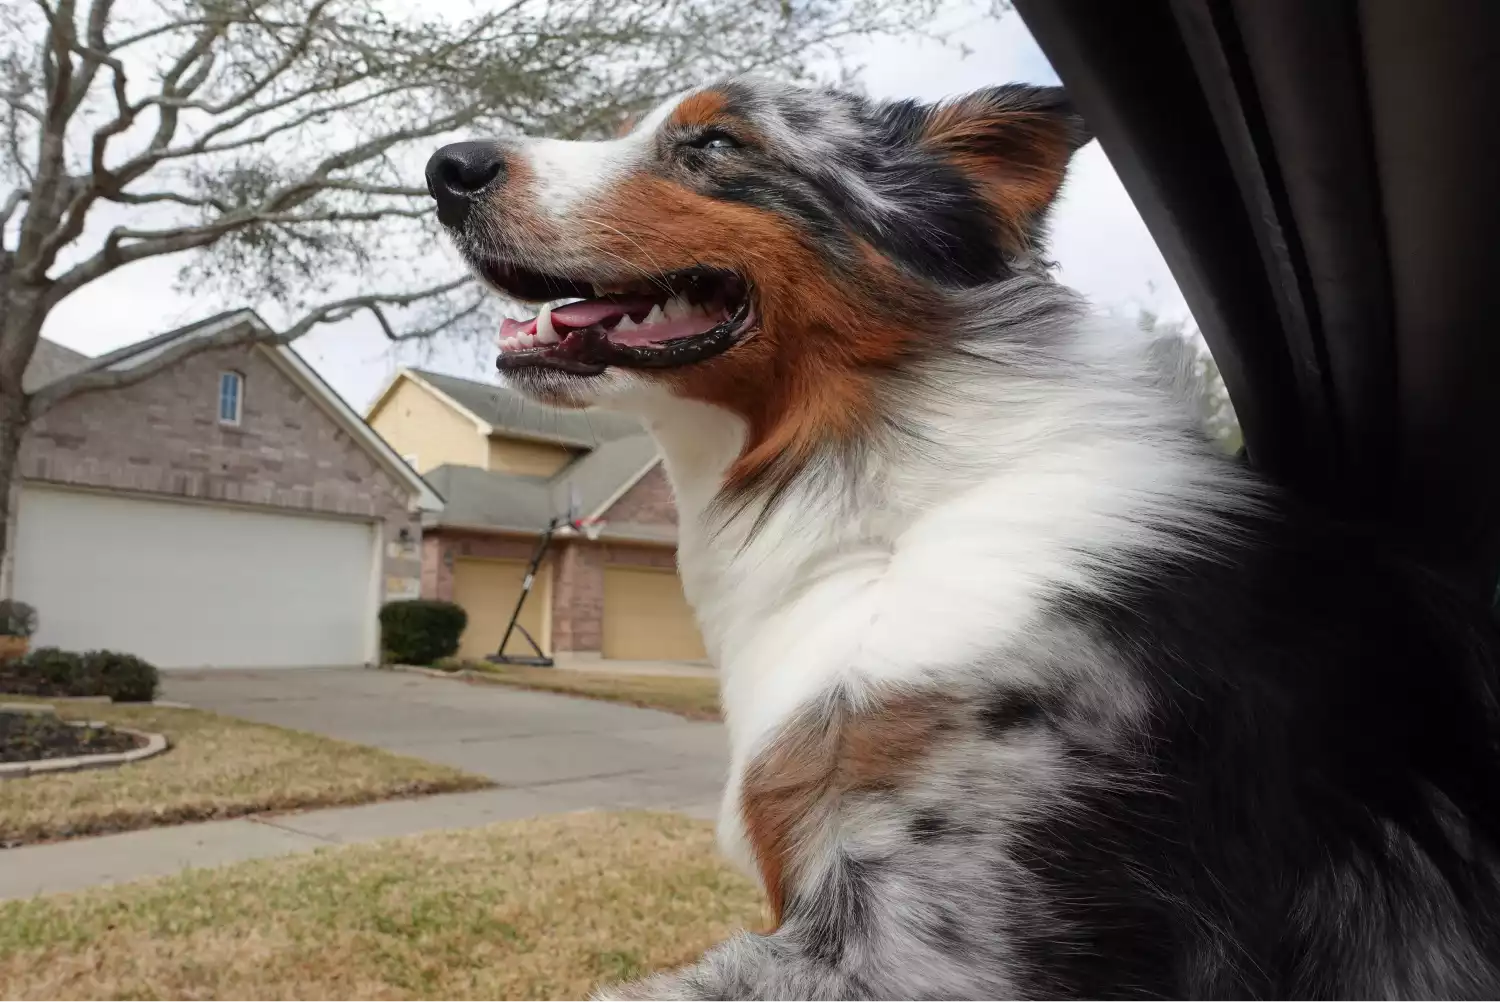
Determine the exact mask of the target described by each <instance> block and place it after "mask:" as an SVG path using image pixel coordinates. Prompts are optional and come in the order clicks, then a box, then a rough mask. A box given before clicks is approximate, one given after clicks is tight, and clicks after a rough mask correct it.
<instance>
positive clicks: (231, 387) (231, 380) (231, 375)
mask: <svg viewBox="0 0 1500 1002" xmlns="http://www.w3.org/2000/svg"><path fill="white" fill-rule="evenodd" d="M244 390H245V377H244V376H242V375H241V374H240V373H238V372H221V373H219V423H220V424H236V425H237V424H239V423H240V414H241V413H242V411H243V409H244V401H245V392H244Z"/></svg>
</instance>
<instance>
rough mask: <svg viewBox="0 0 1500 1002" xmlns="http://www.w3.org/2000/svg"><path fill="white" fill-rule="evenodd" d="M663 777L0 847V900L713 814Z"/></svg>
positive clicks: (456, 796) (499, 791)
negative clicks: (328, 853)
mask: <svg viewBox="0 0 1500 1002" xmlns="http://www.w3.org/2000/svg"><path fill="white" fill-rule="evenodd" d="M670 780H671V777H670V776H658V777H655V779H654V781H653V782H649V783H641V782H639V781H632V779H631V778H630V777H614V778H609V779H606V778H599V779H593V780H582V781H576V782H572V783H561V784H555V785H551V786H547V787H542V788H517V789H496V790H475V791H473V792H470V793H447V794H440V795H438V796H435V797H422V798H419V799H416V800H387V801H382V802H380V803H376V804H364V805H362V806H359V807H332V808H328V809H326V810H316V811H300V812H294V813H290V814H268V815H259V816H256V817H248V818H235V819H233V820H229V821H207V822H203V823H201V824H191V825H173V826H169V827H166V828H148V829H145V830H143V831H135V832H124V833H122V834H119V835H104V836H100V837H98V838H86V839H74V840H71V841H67V842H53V843H49V844H47V845H26V846H20V847H18V848H15V849H5V850H0V899H5V898H29V897H32V896H34V895H38V894H56V893H59V892H62V891H76V890H81V889H83V888H86V887H93V886H96V885H99V884H117V883H123V882H126V881H130V880H140V879H142V878H145V877H162V876H168V875H171V874H174V873H179V872H181V871H183V870H188V869H196V868H200V867H208V866H222V865H224V864H227V863H237V862H240V861H241V860H246V859H263V858H266V857H269V856H286V855H291V854H292V853H299V852H310V851H312V850H314V849H322V848H326V847H329V846H337V845H348V844H351V843H355V842H369V841H373V840H375V839H381V838H393V837H396V836H399V835H415V834H418V833H420V832H429V831H441V830H445V829H451V828H474V827H478V826H480V825H487V824H491V823H493V822H496V821H514V820H518V819H520V818H528V817H533V816H536V815H540V814H558V813H562V812H566V811H578V810H587V809H592V808H624V807H643V808H653V809H658V810H678V811H681V812H682V813H685V814H688V815H690V816H693V817H699V818H704V819H711V818H713V817H714V816H715V814H716V813H717V810H718V805H717V804H716V803H709V802H703V801H699V802H696V803H674V802H673V800H674V798H673V796H672V793H671V790H669V789H663V788H661V786H660V785H658V784H661V783H667V784H670Z"/></svg>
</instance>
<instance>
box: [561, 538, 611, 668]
mask: <svg viewBox="0 0 1500 1002" xmlns="http://www.w3.org/2000/svg"><path fill="white" fill-rule="evenodd" d="M556 560H557V564H556V571H555V573H554V575H553V578H552V649H553V650H554V651H556V652H558V653H564V652H566V653H570V654H574V655H578V654H583V655H595V656H597V655H598V654H599V653H600V652H601V651H602V650H603V648H604V548H603V547H601V546H598V545H596V544H591V543H587V542H584V541H582V540H570V541H568V542H566V543H564V544H563V545H562V546H561V547H560V548H559V549H558V551H557V553H556Z"/></svg>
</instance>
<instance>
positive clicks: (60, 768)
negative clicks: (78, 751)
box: [0, 720, 170, 779]
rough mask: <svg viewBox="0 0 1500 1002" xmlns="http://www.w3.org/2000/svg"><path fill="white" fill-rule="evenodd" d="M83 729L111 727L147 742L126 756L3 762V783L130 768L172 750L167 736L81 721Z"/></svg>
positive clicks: (0, 772) (0, 767)
mask: <svg viewBox="0 0 1500 1002" xmlns="http://www.w3.org/2000/svg"><path fill="white" fill-rule="evenodd" d="M78 724H79V725H80V726H90V725H92V726H95V727H110V728H113V729H114V730H117V731H119V732H120V733H121V734H133V735H135V736H136V737H138V738H145V739H146V743H145V744H144V745H142V746H141V747H139V748H132V749H131V750H130V751H124V752H105V753H104V754H101V755H75V756H73V757H72V758H44V759H34V760H32V761H30V762H0V779H20V778H21V777H23V776H35V775H38V774H41V773H49V772H78V771H80V770H83V769H102V768H105V767H107V766H112V765H128V764H130V763H131V762H139V761H141V760H142V759H147V758H151V757H153V756H156V755H160V754H161V753H162V752H164V751H166V750H167V749H168V748H169V747H170V743H169V742H168V741H167V738H166V735H164V734H152V733H150V732H149V731H137V730H132V729H131V728H129V727H116V726H115V725H113V724H106V723H103V722H101V721H94V720H90V721H79V722H78Z"/></svg>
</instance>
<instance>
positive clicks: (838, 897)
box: [787, 855, 879, 966]
mask: <svg viewBox="0 0 1500 1002" xmlns="http://www.w3.org/2000/svg"><path fill="white" fill-rule="evenodd" d="M878 868H879V864H878V863H875V862H872V861H870V860H859V859H853V858H851V857H849V856H844V855H841V856H840V858H839V859H838V860H837V861H836V862H835V863H834V864H833V866H831V867H830V868H829V870H828V874H827V876H826V877H825V878H824V879H823V881H822V882H821V883H820V884H819V885H818V886H815V887H811V888H808V889H807V892H806V893H805V894H799V895H798V896H797V897H796V898H794V899H793V900H792V903H791V905H790V907H789V908H788V909H787V914H788V918H789V919H790V920H792V921H793V922H795V927H796V928H797V930H798V932H799V934H800V937H801V939H802V942H803V948H804V950H805V952H806V953H807V954H808V955H809V956H811V957H813V958H815V959H817V960H819V961H821V962H823V963H825V964H828V965H830V966H833V965H837V964H838V963H839V962H840V961H842V960H843V957H844V954H845V952H846V951H847V950H848V949H849V948H850V946H851V945H852V944H853V943H854V942H855V941H856V940H858V939H862V938H864V937H865V936H867V935H869V923H870V909H871V904H872V902H871V901H870V893H871V888H870V881H871V879H872V877H873V875H874V872H875V870H877V869H878Z"/></svg>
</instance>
